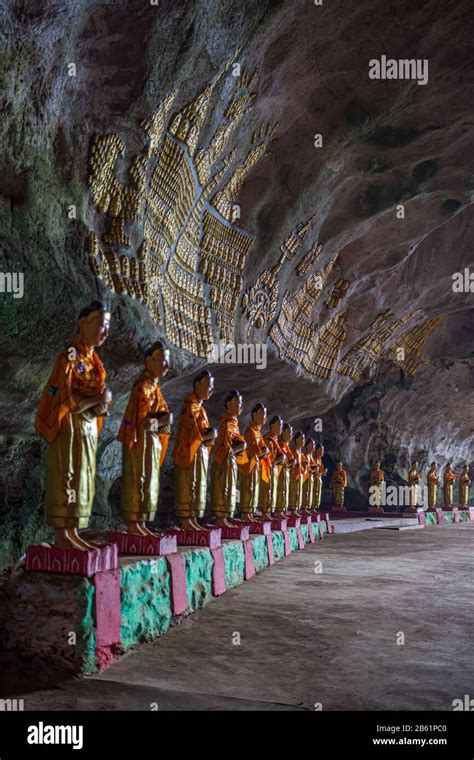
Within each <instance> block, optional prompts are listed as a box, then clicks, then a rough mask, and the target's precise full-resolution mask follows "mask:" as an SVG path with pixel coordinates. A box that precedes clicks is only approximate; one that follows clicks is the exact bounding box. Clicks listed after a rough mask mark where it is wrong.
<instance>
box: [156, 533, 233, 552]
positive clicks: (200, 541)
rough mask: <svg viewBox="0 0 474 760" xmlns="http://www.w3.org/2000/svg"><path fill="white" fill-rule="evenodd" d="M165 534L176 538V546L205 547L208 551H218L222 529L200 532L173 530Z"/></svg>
mask: <svg viewBox="0 0 474 760" xmlns="http://www.w3.org/2000/svg"><path fill="white" fill-rule="evenodd" d="M167 534H168V535H169V536H176V540H177V542H178V546H207V547H208V548H209V549H218V548H219V546H220V545H221V538H222V528H211V529H209V528H203V529H202V530H189V529H187V528H173V529H171V530H168V531H167Z"/></svg>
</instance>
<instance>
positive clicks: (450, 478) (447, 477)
mask: <svg viewBox="0 0 474 760" xmlns="http://www.w3.org/2000/svg"><path fill="white" fill-rule="evenodd" d="M455 480H456V475H455V474H454V472H451V471H449V472H445V473H444V478H443V481H444V486H443V496H444V506H445V507H452V505H453V499H454V481H455Z"/></svg>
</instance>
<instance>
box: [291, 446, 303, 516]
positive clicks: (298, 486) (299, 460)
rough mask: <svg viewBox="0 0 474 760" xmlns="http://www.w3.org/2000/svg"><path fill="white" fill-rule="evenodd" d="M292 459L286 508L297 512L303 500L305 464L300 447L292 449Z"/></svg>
mask: <svg viewBox="0 0 474 760" xmlns="http://www.w3.org/2000/svg"><path fill="white" fill-rule="evenodd" d="M292 454H293V459H294V460H296V464H295V466H294V467H292V469H291V470H290V496H289V503H288V509H289V510H290V512H297V511H298V510H299V509H301V504H302V501H303V476H304V473H305V470H306V465H305V464H304V462H303V452H302V451H301V449H292Z"/></svg>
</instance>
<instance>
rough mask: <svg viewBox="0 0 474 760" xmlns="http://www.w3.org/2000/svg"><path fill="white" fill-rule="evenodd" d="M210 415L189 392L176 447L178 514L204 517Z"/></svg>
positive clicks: (186, 516)
mask: <svg viewBox="0 0 474 760" xmlns="http://www.w3.org/2000/svg"><path fill="white" fill-rule="evenodd" d="M208 427H210V426H209V419H208V417H207V414H206V410H205V409H204V406H203V404H202V402H200V401H199V399H198V398H197V396H196V394H195V393H194V392H193V393H190V394H189V395H188V396H187V397H186V399H185V401H184V404H183V407H182V409H181V414H180V417H179V421H178V429H177V431H176V442H175V446H174V449H173V459H174V506H175V513H176V516H177V517H178V518H191V517H195V518H196V517H203V516H204V510H205V508H206V495H207V471H208V467H209V449H210V446H209V444H206V443H204V441H203V435H204V432H205V430H206V428H208Z"/></svg>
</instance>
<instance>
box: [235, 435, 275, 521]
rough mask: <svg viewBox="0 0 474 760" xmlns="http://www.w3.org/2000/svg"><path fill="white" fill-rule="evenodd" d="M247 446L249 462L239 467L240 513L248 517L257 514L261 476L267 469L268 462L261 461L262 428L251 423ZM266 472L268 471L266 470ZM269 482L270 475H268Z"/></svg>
mask: <svg viewBox="0 0 474 760" xmlns="http://www.w3.org/2000/svg"><path fill="white" fill-rule="evenodd" d="M244 440H245V442H246V444H247V449H246V454H247V462H245V463H243V464H240V465H239V484H240V507H239V509H240V512H241V514H242V515H243V516H244V517H246V516H248V515H251V514H253V513H254V512H255V510H256V509H257V507H258V500H259V490H260V475H261V472H262V470H263V469H264V468H266V467H267V464H266V461H264V460H261V459H259V455H260V454H261V453H262V451H263V449H264V447H265V444H264V442H263V435H262V433H261V431H260V428H259V427H257V425H254V424H253V422H251V423H250V424H249V425H247V427H246V429H245V432H244ZM265 472H267V471H266V469H265ZM266 477H267V480H268V474H267V475H266Z"/></svg>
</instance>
